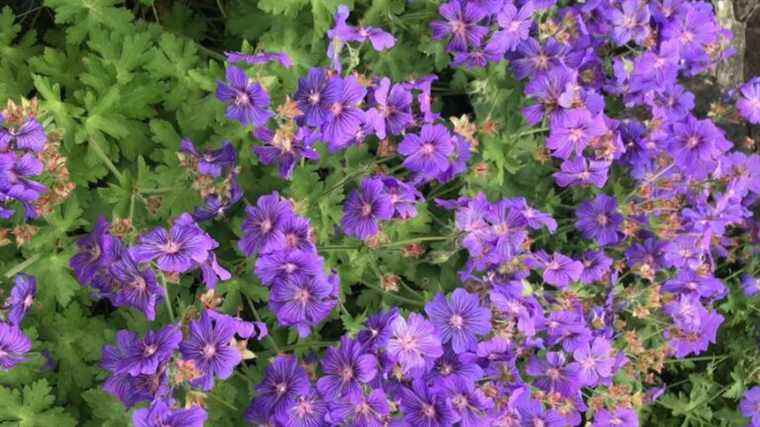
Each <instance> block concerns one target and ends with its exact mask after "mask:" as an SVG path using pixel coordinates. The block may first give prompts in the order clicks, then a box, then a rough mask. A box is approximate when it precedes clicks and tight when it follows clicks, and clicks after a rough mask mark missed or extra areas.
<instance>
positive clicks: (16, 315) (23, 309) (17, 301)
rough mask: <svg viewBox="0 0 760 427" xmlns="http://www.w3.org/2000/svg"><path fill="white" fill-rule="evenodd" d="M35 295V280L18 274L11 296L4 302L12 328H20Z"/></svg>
mask: <svg viewBox="0 0 760 427" xmlns="http://www.w3.org/2000/svg"><path fill="white" fill-rule="evenodd" d="M36 294H37V280H35V278H34V277H33V276H29V275H27V274H23V273H21V274H18V275H17V276H16V278H15V279H14V281H13V289H11V294H10V296H9V297H8V299H7V300H6V301H5V306H6V308H7V309H8V313H7V318H8V322H9V323H10V324H11V325H14V326H18V327H20V326H21V322H22V321H23V320H24V317H25V316H26V313H27V312H28V311H29V308H30V307H31V306H32V304H33V303H34V296H35V295H36Z"/></svg>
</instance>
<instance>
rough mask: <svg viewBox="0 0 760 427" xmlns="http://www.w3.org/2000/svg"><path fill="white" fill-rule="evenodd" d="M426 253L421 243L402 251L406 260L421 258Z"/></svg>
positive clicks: (406, 247) (413, 244) (405, 247)
mask: <svg viewBox="0 0 760 427" xmlns="http://www.w3.org/2000/svg"><path fill="white" fill-rule="evenodd" d="M424 253H425V249H424V248H423V247H422V245H421V244H419V243H412V244H411V245H406V246H404V248H403V249H401V255H402V256H404V257H406V258H419V257H420V256H422V254H424Z"/></svg>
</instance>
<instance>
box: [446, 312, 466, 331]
mask: <svg viewBox="0 0 760 427" xmlns="http://www.w3.org/2000/svg"><path fill="white" fill-rule="evenodd" d="M449 323H450V324H451V326H453V327H454V328H456V329H462V325H464V319H462V316H460V315H458V314H455V315H453V316H451V319H449Z"/></svg>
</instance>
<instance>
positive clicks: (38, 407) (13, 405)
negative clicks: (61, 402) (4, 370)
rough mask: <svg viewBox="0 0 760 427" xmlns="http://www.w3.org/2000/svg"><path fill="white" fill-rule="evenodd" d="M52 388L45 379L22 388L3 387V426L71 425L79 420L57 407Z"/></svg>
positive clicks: (0, 415)
mask: <svg viewBox="0 0 760 427" xmlns="http://www.w3.org/2000/svg"><path fill="white" fill-rule="evenodd" d="M51 391H52V389H51V388H50V385H49V384H48V382H47V381H46V380H44V379H43V380H39V381H36V382H34V383H33V384H31V385H26V386H24V387H23V388H15V389H11V388H6V387H0V426H8V427H11V426H18V427H50V426H56V427H69V426H72V427H73V426H76V421H75V420H74V418H72V417H71V415H69V414H67V413H66V411H65V410H64V409H63V408H61V407H56V406H54V405H55V398H54V397H53V396H52V395H51Z"/></svg>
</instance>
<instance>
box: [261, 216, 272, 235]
mask: <svg viewBox="0 0 760 427" xmlns="http://www.w3.org/2000/svg"><path fill="white" fill-rule="evenodd" d="M259 228H261V231H262V232H263V233H266V232H268V231H269V230H271V229H272V221H271V220H270V219H268V218H267V219H265V220H263V221H261V224H260V225H259Z"/></svg>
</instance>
